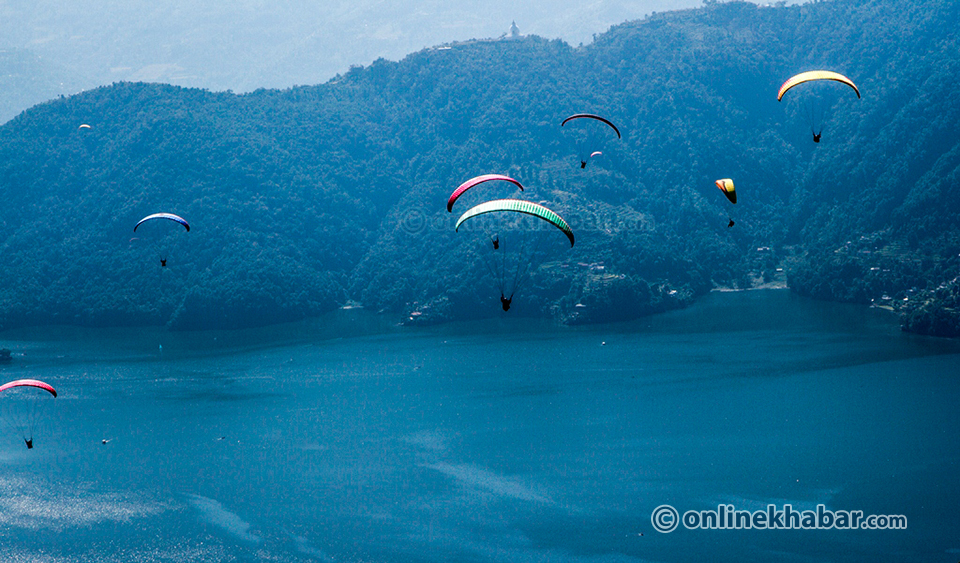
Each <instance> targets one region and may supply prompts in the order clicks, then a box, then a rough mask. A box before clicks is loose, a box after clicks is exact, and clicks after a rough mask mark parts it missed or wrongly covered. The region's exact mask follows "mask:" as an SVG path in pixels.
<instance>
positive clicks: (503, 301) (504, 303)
mask: <svg viewBox="0 0 960 563" xmlns="http://www.w3.org/2000/svg"><path fill="white" fill-rule="evenodd" d="M512 301H513V296H512V295H511V296H510V297H504V295H503V294H502V293H501V294H500V306H501V307H503V310H504V311H509V310H510V303H511V302H512Z"/></svg>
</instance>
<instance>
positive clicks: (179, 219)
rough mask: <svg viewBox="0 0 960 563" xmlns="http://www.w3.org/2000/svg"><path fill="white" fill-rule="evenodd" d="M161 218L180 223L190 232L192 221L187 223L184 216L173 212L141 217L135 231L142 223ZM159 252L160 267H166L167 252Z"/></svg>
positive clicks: (134, 228) (135, 230) (134, 229)
mask: <svg viewBox="0 0 960 563" xmlns="http://www.w3.org/2000/svg"><path fill="white" fill-rule="evenodd" d="M161 219H163V220H166V221H173V222H174V223H178V224H180V225H182V226H183V228H185V229H186V230H187V232H190V223H187V220H186V219H184V218H183V217H181V216H179V215H174V214H173V213H154V214H153V215H147V216H146V217H144V218H143V219H140V220H139V221H137V224H136V225H134V226H133V232H137V229H138V228H139V227H140V225H143V224H144V223H147V222H150V221H158V220H161ZM130 240H131V241H132V240H133V239H130ZM159 254H160V267H161V268H166V267H167V258H166V256H165V253H164V252H160V253H159Z"/></svg>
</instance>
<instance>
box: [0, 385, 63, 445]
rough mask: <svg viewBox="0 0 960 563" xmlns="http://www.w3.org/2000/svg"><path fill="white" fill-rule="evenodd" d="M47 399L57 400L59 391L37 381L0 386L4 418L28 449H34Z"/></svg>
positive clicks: (0, 399)
mask: <svg viewBox="0 0 960 563" xmlns="http://www.w3.org/2000/svg"><path fill="white" fill-rule="evenodd" d="M47 397H52V398H56V397H57V391H56V389H54V388H53V387H51V386H50V385H49V384H47V383H44V382H43V381H39V380H37V379H18V380H16V381H11V382H9V383H4V384H3V385H0V401H2V403H3V418H4V419H5V421H7V422H8V423H9V424H10V425H11V426H13V427H14V428H16V429H17V431H18V432H19V433H20V436H21V438H23V442H24V443H25V444H26V445H27V449H33V435H34V431H35V430H36V429H37V425H38V424H39V423H40V422H41V420H42V418H43V413H44V410H45V408H44V407H45V406H46V403H48V402H49V399H47Z"/></svg>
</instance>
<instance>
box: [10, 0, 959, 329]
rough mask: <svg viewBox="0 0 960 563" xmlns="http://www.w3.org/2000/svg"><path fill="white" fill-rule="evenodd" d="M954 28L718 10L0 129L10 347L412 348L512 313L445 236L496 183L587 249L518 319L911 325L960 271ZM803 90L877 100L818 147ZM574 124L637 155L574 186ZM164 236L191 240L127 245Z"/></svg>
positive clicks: (111, 97) (166, 92) (125, 91)
mask: <svg viewBox="0 0 960 563" xmlns="http://www.w3.org/2000/svg"><path fill="white" fill-rule="evenodd" d="M957 21H960V7H958V4H957V3H955V2H953V1H951V0H929V1H924V2H907V1H899V0H870V1H856V2H854V1H844V0H837V1H833V2H824V3H816V4H807V5H803V6H791V7H783V6H780V7H758V6H756V5H753V4H749V3H739V2H734V3H724V4H710V5H708V6H706V7H704V8H700V9H696V10H689V11H682V12H674V13H668V14H659V15H656V16H654V17H650V18H647V19H646V20H643V21H637V22H631V23H627V24H623V25H621V26H617V27H614V28H612V29H611V30H610V31H608V32H607V33H605V34H603V35H600V36H598V37H597V38H596V41H595V42H594V43H592V44H590V45H587V46H584V47H580V48H576V49H575V48H573V47H571V46H569V45H567V44H565V43H563V42H560V41H547V40H544V39H540V38H537V37H528V38H524V39H521V40H513V41H510V40H505V41H471V42H465V43H458V44H452V45H449V47H450V48H449V49H427V50H424V51H421V52H418V53H415V54H413V55H410V56H409V57H407V58H406V59H404V60H403V61H401V62H399V63H391V62H387V61H383V60H380V61H377V62H374V63H373V64H372V65H370V66H369V67H366V68H359V67H357V68H354V69H353V70H351V71H350V72H348V73H347V74H346V75H344V76H338V77H337V78H336V79H334V80H332V81H330V82H329V83H327V84H323V85H319V86H310V87H298V88H293V89H289V90H284V91H276V90H258V91H256V92H252V93H250V94H245V95H239V96H238V95H233V94H230V93H211V92H207V91H203V90H192V89H182V88H177V87H172V86H164V85H155V84H139V83H120V84H114V85H112V86H109V87H103V88H99V89H96V90H92V91H88V92H84V93H82V94H79V95H76V96H73V97H70V98H67V99H64V100H56V101H53V102H50V103H46V104H43V105H40V106H37V107H34V108H32V109H31V110H30V111H27V112H25V113H24V114H22V115H20V116H19V117H17V118H16V119H14V120H12V121H10V122H9V123H7V124H6V125H4V126H3V127H2V128H0V198H2V205H0V257H2V259H3V276H2V277H0V325H2V326H4V327H12V326H19V325H25V324H39V323H76V324H92V325H106V324H111V325H117V324H129V325H137V324H145V323H152V324H163V323H167V324H169V326H171V327H172V328H178V329H194V328H217V327H239V326H249V325H257V324H266V323H273V322H281V321H287V320H293V319H297V318H302V317H304V316H308V315H315V314H318V313H320V312H323V311H326V310H330V309H333V308H336V307H338V306H340V305H342V304H345V303H347V302H348V300H355V301H357V302H360V303H362V304H363V305H364V306H366V307H368V308H372V309H373V310H376V311H381V310H382V311H384V312H387V313H389V314H393V315H397V317H398V318H400V319H405V320H408V322H436V321H443V320H448V319H454V318H457V319H469V318H476V317H487V316H491V315H495V314H501V313H500V306H499V293H498V292H497V291H496V284H495V283H494V282H493V280H492V279H491V277H490V274H489V273H488V271H487V270H486V269H485V267H484V265H483V261H482V260H481V259H480V258H479V257H478V254H477V253H478V252H481V251H482V250H483V249H481V248H480V246H478V245H477V244H475V243H474V241H473V240H472V239H471V238H470V237H469V235H465V233H455V232H454V231H453V225H454V223H455V222H456V218H457V216H458V214H457V211H460V212H462V211H463V210H465V209H466V207H464V208H459V207H458V208H456V209H454V213H453V214H450V213H447V211H446V209H445V203H446V198H447V196H448V195H449V193H450V192H451V191H452V190H453V189H454V188H455V187H456V186H457V185H458V184H459V183H460V182H462V181H463V180H465V179H467V178H470V177H472V176H475V175H478V174H483V173H505V174H509V175H511V176H513V177H515V178H517V179H518V180H520V181H521V182H522V183H523V184H524V186H525V187H526V188H527V189H526V191H525V192H524V194H523V197H524V198H526V199H530V200H532V201H536V202H543V203H544V204H545V205H548V207H550V208H551V209H553V210H555V211H557V212H558V213H560V214H561V215H562V216H563V217H564V218H565V219H566V220H567V222H568V223H569V224H570V226H571V227H572V229H573V230H574V232H575V233H576V238H577V243H576V246H575V247H574V248H573V249H569V248H566V249H565V248H563V245H560V247H559V248H557V249H548V250H547V251H545V252H543V253H542V256H540V260H538V264H537V265H538V266H539V267H538V268H537V269H536V270H535V271H534V272H532V275H531V279H530V281H529V283H528V284H527V285H526V286H525V287H524V288H523V290H522V292H521V293H520V294H518V295H517V297H516V299H515V301H514V308H513V309H511V311H510V313H509V314H511V315H514V314H516V315H542V316H545V315H554V316H555V317H557V318H559V319H562V320H565V321H568V322H601V321H607V320H622V319H629V318H634V317H637V316H640V315H644V314H650V313H655V312H659V311H664V310H669V309H671V308H675V307H682V306H684V305H686V304H688V303H690V302H691V300H693V299H695V298H696V297H697V296H699V295H702V294H703V293H705V292H707V291H709V290H710V289H711V288H713V287H720V286H722V287H750V286H755V285H759V284H762V283H765V282H770V281H773V280H776V279H777V278H778V276H781V277H782V274H780V273H778V272H777V270H778V269H779V268H784V269H786V270H787V274H788V276H789V280H790V284H791V286H792V287H794V288H795V290H796V291H798V292H800V293H803V294H806V295H812V296H816V297H819V298H825V299H836V300H845V301H857V302H863V303H869V302H870V301H871V299H873V300H880V299H881V298H882V296H883V295H888V297H890V298H891V300H893V299H901V300H902V297H904V296H906V295H907V292H910V291H911V290H912V291H913V292H914V293H917V292H920V291H924V290H933V289H934V288H936V287H938V286H939V285H940V284H941V283H943V282H944V281H946V280H950V279H953V278H955V277H956V276H957V274H958V273H960V272H958V261H957V256H958V254H960V195H958V192H957V191H955V190H952V189H951V188H954V187H955V186H957V184H958V183H960V130H958V128H957V127H956V124H957V123H960V104H957V103H956V98H955V97H954V96H953V94H952V90H953V89H954V88H956V85H955V82H956V80H955V77H956V76H958V75H960V57H957V53H958V52H960V45H958V40H957V35H956V33H955V30H954V27H955V23H956V22H957ZM811 68H832V69H837V70H840V71H843V72H844V74H846V75H847V76H849V77H851V78H852V79H853V80H854V81H855V82H856V83H857V85H858V86H859V88H860V90H861V92H863V95H864V96H863V99H862V100H857V99H856V97H855V96H851V98H852V99H847V98H841V99H838V100H836V101H835V102H834V103H831V105H829V106H828V107H827V108H826V114H827V122H826V128H825V130H824V135H823V141H822V142H821V143H819V144H814V143H812V141H811V139H810V132H809V126H808V124H807V122H806V121H805V118H804V109H803V107H802V105H801V104H800V103H799V101H800V100H799V99H800V96H792V94H794V93H797V92H794V91H791V92H790V94H789V95H788V96H791V99H787V97H785V99H784V101H783V102H782V103H781V102H777V100H776V92H777V89H778V87H779V86H780V84H781V83H782V82H783V80H785V79H786V78H787V77H789V76H791V75H793V74H795V73H796V72H799V71H802V70H808V69H811ZM796 90H799V88H797V89H796ZM581 111H587V112H594V113H599V114H602V115H604V116H606V117H608V118H609V119H611V120H612V121H613V122H614V123H616V124H617V125H618V127H619V128H620V130H621V131H622V132H623V134H624V135H623V139H622V141H606V142H605V143H604V146H603V147H602V150H603V153H604V156H603V160H602V161H598V162H597V163H591V164H590V166H588V167H587V168H586V169H583V170H581V169H580V166H579V160H578V159H577V155H576V152H575V151H576V147H575V146H574V142H573V141H571V139H570V137H569V136H566V135H567V132H566V131H564V130H561V128H560V122H561V120H562V119H563V118H564V117H566V116H567V115H570V114H572V113H575V112H581ZM81 123H87V124H90V126H91V127H90V129H78V127H79V125H80V124H81ZM725 177H729V178H733V179H734V180H735V181H736V185H737V194H738V198H739V199H738V203H737V205H735V206H733V205H731V204H730V203H729V202H728V201H727V200H726V198H725V197H724V196H723V194H722V193H721V192H720V191H719V190H717V188H716V187H715V186H714V180H716V179H717V178H725ZM458 205H459V204H458ZM157 211H166V212H172V213H177V214H179V215H182V216H184V217H185V218H187V219H188V220H189V221H190V223H191V226H192V229H191V232H189V233H184V232H182V229H180V231H179V232H174V231H172V230H171V232H170V233H167V234H161V235H159V236H157V237H155V238H150V237H146V236H143V237H141V236H139V235H140V233H139V231H138V233H137V236H134V233H133V232H132V227H133V225H134V224H135V223H136V222H137V220H139V219H140V218H141V217H143V216H145V215H147V214H150V213H154V212H157ZM730 217H732V218H733V219H735V221H736V226H735V227H733V228H727V221H728V218H730ZM161 253H165V254H166V258H168V267H166V268H161V267H160V265H159V260H158V254H161ZM922 325H923V323H908V326H909V327H915V326H922Z"/></svg>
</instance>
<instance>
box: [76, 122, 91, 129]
mask: <svg viewBox="0 0 960 563" xmlns="http://www.w3.org/2000/svg"><path fill="white" fill-rule="evenodd" d="M77 129H79V130H81V131H83V130H84V129H90V126H89V125H87V124H86V123H81V124H80V127H77Z"/></svg>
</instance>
